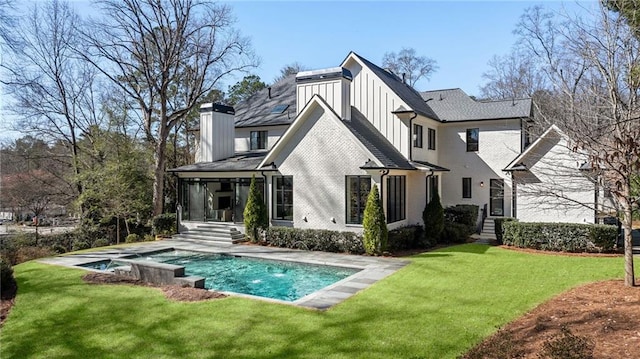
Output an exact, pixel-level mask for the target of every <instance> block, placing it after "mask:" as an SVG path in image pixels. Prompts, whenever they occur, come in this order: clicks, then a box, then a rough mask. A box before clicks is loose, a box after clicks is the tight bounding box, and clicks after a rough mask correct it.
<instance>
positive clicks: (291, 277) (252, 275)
mask: <svg viewBox="0 0 640 359" xmlns="http://www.w3.org/2000/svg"><path fill="white" fill-rule="evenodd" d="M136 259H143V260H150V261H154V262H162V263H168V264H175V265H180V266H184V267H185V274H186V275H188V276H200V277H204V278H205V288H206V289H214V290H218V291H223V292H234V293H242V294H249V295H255V296H259V297H266V298H273V299H279V300H284V301H289V302H293V301H296V300H298V299H300V298H302V297H305V296H307V295H309V294H311V293H314V292H316V291H318V290H320V289H322V288H324V287H327V286H329V285H331V284H334V283H336V282H338V281H340V280H342V279H345V278H347V277H349V276H351V275H353V274H355V273H357V272H358V271H359V270H358V269H353V268H345V267H334V266H326V265H315V264H306V263H298V262H285V261H276V260H269V259H260V258H252V257H237V256H230V255H224V254H211V253H201V252H189V251H166V252H160V253H155V254H148V255H145V256H143V257H142V258H136Z"/></svg>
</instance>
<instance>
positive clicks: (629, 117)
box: [518, 4, 640, 286]
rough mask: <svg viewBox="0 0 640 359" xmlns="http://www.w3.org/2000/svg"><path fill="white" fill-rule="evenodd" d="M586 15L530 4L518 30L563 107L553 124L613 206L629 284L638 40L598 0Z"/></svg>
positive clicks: (638, 157) (639, 102) (639, 119)
mask: <svg viewBox="0 0 640 359" xmlns="http://www.w3.org/2000/svg"><path fill="white" fill-rule="evenodd" d="M590 15H592V16H593V18H594V19H595V21H594V20H591V21H589V22H587V21H585V20H583V19H581V18H578V17H577V16H571V15H568V14H562V15H561V16H554V15H553V14H550V13H545V12H544V11H543V10H542V9H541V8H532V9H529V10H528V11H527V12H526V13H525V15H523V17H522V19H521V22H520V23H519V25H518V34H519V35H520V37H521V43H522V44H523V45H524V46H525V48H526V49H528V50H529V54H530V56H535V57H537V59H538V60H539V61H540V63H543V64H544V67H543V71H544V74H545V75H546V76H547V79H548V81H549V82H550V83H551V84H552V86H553V87H552V90H553V92H554V95H555V96H554V97H555V101H556V102H557V103H558V107H557V108H560V109H562V111H563V119H562V120H561V121H560V123H558V125H559V126H560V127H561V128H562V130H563V131H564V132H565V133H566V134H567V135H568V136H569V137H570V139H571V143H572V145H571V146H570V148H571V149H572V150H574V151H578V152H582V153H584V154H585V155H586V156H587V157H588V159H589V163H590V166H589V168H590V169H591V172H592V175H593V176H594V177H595V178H597V179H598V180H599V181H600V182H601V184H602V185H603V186H605V187H606V189H607V190H608V191H609V192H610V193H611V195H612V200H613V202H614V204H615V205H616V207H617V208H619V209H620V214H619V215H620V217H621V218H620V219H621V222H622V226H623V228H624V229H625V237H624V245H625V252H624V257H625V284H626V285H628V286H632V285H634V284H635V278H634V268H633V251H632V238H631V229H632V212H633V209H634V207H636V206H637V205H638V198H637V197H636V196H635V195H634V193H633V192H632V182H633V180H634V178H636V176H637V174H638V172H639V170H640V142H638V138H640V75H639V72H638V65H639V64H640V43H639V41H638V39H637V38H636V37H635V36H634V31H633V30H632V29H630V28H629V26H628V24H627V23H626V22H625V21H624V19H623V18H621V17H620V16H618V15H617V14H615V13H613V12H610V11H609V10H608V9H607V8H606V7H604V6H603V5H602V4H600V7H599V9H598V10H597V11H596V12H595V13H593V14H590ZM558 17H560V18H561V20H558ZM541 115H542V116H540V117H539V118H540V119H544V120H547V121H548V122H555V119H554V118H553V117H550V116H548V114H545V113H542V114H541Z"/></svg>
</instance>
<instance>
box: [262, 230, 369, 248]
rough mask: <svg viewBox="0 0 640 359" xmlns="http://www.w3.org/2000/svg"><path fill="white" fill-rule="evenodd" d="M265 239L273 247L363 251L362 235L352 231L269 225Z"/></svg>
mask: <svg viewBox="0 0 640 359" xmlns="http://www.w3.org/2000/svg"><path fill="white" fill-rule="evenodd" d="M265 240H266V242H267V244H269V245H272V246H275V247H283V248H295V249H304V250H309V251H323V252H335V253H351V254H362V253H364V246H363V244H362V236H361V235H358V234H356V233H353V232H338V231H330V230H324V229H300V228H290V227H269V228H268V229H267V230H266V233H265Z"/></svg>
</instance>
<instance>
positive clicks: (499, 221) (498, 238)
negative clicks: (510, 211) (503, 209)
mask: <svg viewBox="0 0 640 359" xmlns="http://www.w3.org/2000/svg"><path fill="white" fill-rule="evenodd" d="M510 221H517V219H515V218H513V217H500V218H494V219H493V223H494V225H495V227H494V228H493V230H494V232H495V234H496V241H497V242H498V244H502V233H503V230H502V224H503V223H504V222H510Z"/></svg>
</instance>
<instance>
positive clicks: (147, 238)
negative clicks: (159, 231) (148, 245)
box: [142, 234, 156, 242]
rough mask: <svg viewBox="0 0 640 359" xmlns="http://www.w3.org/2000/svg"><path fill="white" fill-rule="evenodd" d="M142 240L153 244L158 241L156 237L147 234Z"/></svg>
mask: <svg viewBox="0 0 640 359" xmlns="http://www.w3.org/2000/svg"><path fill="white" fill-rule="evenodd" d="M142 240H143V241H145V242H152V241H155V240H156V237H154V236H152V235H151V234H145V235H144V237H142Z"/></svg>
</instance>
